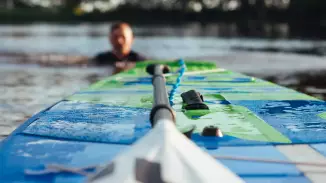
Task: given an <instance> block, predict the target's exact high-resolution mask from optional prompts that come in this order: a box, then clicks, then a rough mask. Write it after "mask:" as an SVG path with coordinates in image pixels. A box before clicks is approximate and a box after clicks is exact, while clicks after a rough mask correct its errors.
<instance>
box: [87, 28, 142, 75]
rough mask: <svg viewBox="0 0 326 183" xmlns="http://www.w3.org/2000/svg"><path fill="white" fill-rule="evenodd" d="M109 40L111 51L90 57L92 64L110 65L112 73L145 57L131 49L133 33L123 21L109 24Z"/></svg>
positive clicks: (133, 64)
mask: <svg viewBox="0 0 326 183" xmlns="http://www.w3.org/2000/svg"><path fill="white" fill-rule="evenodd" d="M109 41H110V43H111V45H112V50H111V51H105V52H101V53H99V54H97V55H96V56H95V57H94V58H93V59H92V65H96V66H103V65H110V66H113V68H114V73H117V72H121V71H123V70H127V69H131V68H133V67H134V66H135V63H136V62H140V61H144V60H146V58H145V57H144V56H143V55H141V54H139V53H137V52H135V51H133V50H132V48H131V47H132V44H133V42H134V34H133V31H132V29H131V26H130V25H129V24H128V23H125V22H119V23H115V24H113V25H112V26H111V30H110V34H109Z"/></svg>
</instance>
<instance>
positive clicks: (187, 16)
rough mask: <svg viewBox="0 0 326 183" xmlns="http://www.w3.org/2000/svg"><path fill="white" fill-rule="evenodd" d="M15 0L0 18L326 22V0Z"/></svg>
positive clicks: (22, 20)
mask: <svg viewBox="0 0 326 183" xmlns="http://www.w3.org/2000/svg"><path fill="white" fill-rule="evenodd" d="M233 1H234V0H233ZM13 2H14V7H15V8H13V9H6V8H1V9H0V22H9V23H10V22H12V23H13V22H28V21H65V22H66V21H113V20H126V21H131V22H134V21H135V22H154V23H164V22H183V21H201V22H212V21H232V22H243V21H247V20H254V21H262V22H266V21H267V22H296V23H300V22H305V23H312V24H326V22H325V21H326V11H325V10H326V1H325V0H291V1H290V2H289V3H287V4H286V3H285V2H288V1H285V0H270V1H265V0H255V1H249V0H238V1H236V2H237V7H236V8H235V9H231V8H225V7H227V6H226V5H227V3H230V2H231V0H220V3H219V4H217V5H216V6H215V7H213V8H212V6H210V7H209V6H208V4H207V2H208V1H204V0H170V1H167V0H165V1H163V0H129V1H127V3H123V4H121V5H119V6H118V7H116V8H115V9H114V10H111V11H108V12H100V11H93V12H88V13H79V14H78V13H76V8H77V7H78V6H79V5H80V3H81V2H83V1H82V0H66V1H65V3H64V4H63V5H61V6H58V7H50V8H44V7H40V6H31V5H30V4H27V3H26V2H25V1H19V0H14V1H13ZM163 2H164V3H163ZM193 2H196V3H197V6H198V4H200V11H194V10H193V9H192V8H191V6H190V5H191V3H193ZM205 2H206V3H205ZM249 2H254V3H249ZM266 2H269V4H268V3H266ZM282 2H283V5H284V6H283V5H282ZM230 6H231V5H230ZM3 7H4V6H3Z"/></svg>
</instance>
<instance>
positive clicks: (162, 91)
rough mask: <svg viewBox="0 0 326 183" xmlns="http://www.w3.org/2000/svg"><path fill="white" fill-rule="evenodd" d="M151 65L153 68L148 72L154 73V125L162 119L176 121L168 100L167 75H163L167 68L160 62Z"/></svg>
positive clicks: (152, 121) (152, 118)
mask: <svg viewBox="0 0 326 183" xmlns="http://www.w3.org/2000/svg"><path fill="white" fill-rule="evenodd" d="M149 67H151V70H150V71H149V70H147V72H149V73H150V74H152V75H153V79H152V83H153V87H154V90H153V91H154V93H153V95H154V103H153V109H152V114H151V123H152V126H155V124H156V123H157V121H158V120H161V119H167V120H169V121H173V122H174V121H175V119H174V113H173V111H172V108H171V106H170V103H169V100H168V95H167V90H166V86H165V77H164V75H163V74H164V69H167V68H166V67H164V66H163V65H159V64H154V65H150V66H149Z"/></svg>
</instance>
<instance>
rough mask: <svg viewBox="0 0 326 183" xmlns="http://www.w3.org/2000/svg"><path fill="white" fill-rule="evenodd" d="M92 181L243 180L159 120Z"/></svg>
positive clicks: (234, 182)
mask: <svg viewBox="0 0 326 183" xmlns="http://www.w3.org/2000/svg"><path fill="white" fill-rule="evenodd" d="M89 182H90V183H108V182H128V183H136V182H137V183H139V182H141V183H150V182H153V183H173V182H178V183H199V182H201V183H211V182H232V183H240V182H244V181H242V180H241V179H240V178H239V177H238V176H237V175H235V174H234V173H232V172H231V171H230V170H229V169H227V168H226V167H224V166H223V165H222V164H221V163H219V162H218V161H217V160H215V159H214V158H213V157H211V156H210V155H209V154H207V153H206V152H204V151H203V150H201V149H200V148H199V147H198V146H196V145H195V144H194V143H193V142H192V141H190V140H188V139H187V137H185V136H184V135H183V134H181V133H180V132H179V131H178V130H177V129H176V127H175V125H174V124H173V123H172V122H170V121H167V120H160V121H159V122H158V124H157V125H156V126H155V127H154V128H153V130H151V131H150V132H149V133H148V134H147V135H146V136H144V137H143V138H142V139H140V140H139V141H137V142H136V143H135V144H134V145H133V146H131V147H130V149H128V150H127V151H126V152H124V153H122V154H121V155H120V156H118V157H116V158H115V159H114V160H113V162H112V163H111V164H109V165H107V166H106V167H104V168H102V169H100V170H98V171H97V173H96V174H95V175H94V176H92V177H90V178H89Z"/></svg>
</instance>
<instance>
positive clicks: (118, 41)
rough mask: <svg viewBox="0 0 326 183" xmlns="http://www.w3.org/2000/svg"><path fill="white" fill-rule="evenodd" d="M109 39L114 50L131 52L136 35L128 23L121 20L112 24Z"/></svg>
mask: <svg viewBox="0 0 326 183" xmlns="http://www.w3.org/2000/svg"><path fill="white" fill-rule="evenodd" d="M109 39H110V42H111V45H112V47H113V50H114V51H115V52H117V53H119V54H123V55H124V54H128V53H129V52H130V50H131V46H132V43H133V41H134V35H133V32H132V29H131V27H130V25H129V24H128V23H125V22H119V23H115V24H113V25H112V26H111V31H110V35H109Z"/></svg>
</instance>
